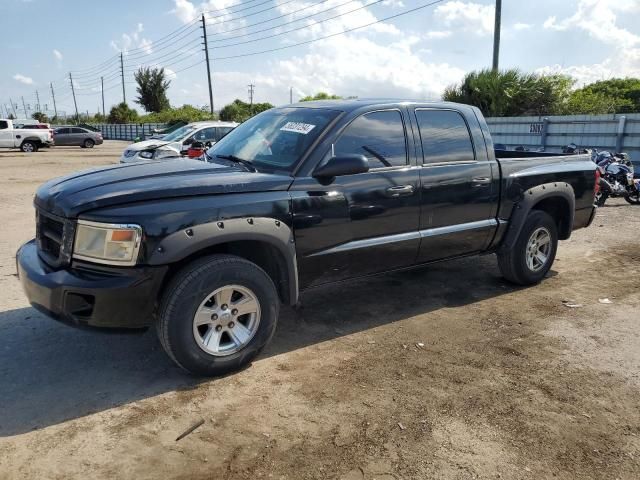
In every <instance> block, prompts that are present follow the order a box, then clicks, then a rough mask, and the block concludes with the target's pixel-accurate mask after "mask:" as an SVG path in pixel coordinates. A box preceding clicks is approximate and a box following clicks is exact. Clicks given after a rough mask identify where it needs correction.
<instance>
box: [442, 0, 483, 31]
mask: <svg viewBox="0 0 640 480" xmlns="http://www.w3.org/2000/svg"><path fill="white" fill-rule="evenodd" d="M433 14H434V18H435V19H436V20H438V21H440V22H443V23H444V25H446V26H447V27H451V28H456V29H461V30H465V31H469V32H474V33H476V34H478V35H489V34H493V25H494V21H495V18H494V16H495V8H494V6H493V5H482V4H479V3H473V2H461V1H452V2H447V3H445V4H443V5H439V6H438V7H436V9H435V10H434V12H433Z"/></svg>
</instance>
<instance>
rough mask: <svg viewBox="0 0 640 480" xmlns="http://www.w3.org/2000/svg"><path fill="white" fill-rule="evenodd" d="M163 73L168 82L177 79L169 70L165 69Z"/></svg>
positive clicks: (174, 73)
mask: <svg viewBox="0 0 640 480" xmlns="http://www.w3.org/2000/svg"><path fill="white" fill-rule="evenodd" d="M164 73H165V75H166V77H167V78H168V79H169V80H175V78H176V77H177V75H176V72H174V71H173V70H171V69H170V68H165V69H164Z"/></svg>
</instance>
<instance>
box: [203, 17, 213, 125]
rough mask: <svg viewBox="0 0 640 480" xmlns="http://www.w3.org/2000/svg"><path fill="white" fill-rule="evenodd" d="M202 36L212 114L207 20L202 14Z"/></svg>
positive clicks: (211, 103) (210, 103)
mask: <svg viewBox="0 0 640 480" xmlns="http://www.w3.org/2000/svg"><path fill="white" fill-rule="evenodd" d="M202 38H204V57H205V59H206V60H207V81H208V82H209V106H210V109H211V115H213V89H212V88H211V66H210V65H209V44H208V42H207V22H206V20H205V18H204V13H203V14H202Z"/></svg>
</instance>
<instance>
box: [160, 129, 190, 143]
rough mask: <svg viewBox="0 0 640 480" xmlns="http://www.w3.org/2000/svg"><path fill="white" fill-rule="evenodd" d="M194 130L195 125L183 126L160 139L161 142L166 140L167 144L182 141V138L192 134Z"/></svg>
mask: <svg viewBox="0 0 640 480" xmlns="http://www.w3.org/2000/svg"><path fill="white" fill-rule="evenodd" d="M196 128H198V127H196V126H195V125H185V126H184V127H180V128H179V129H177V130H175V131H173V132H171V133H170V134H168V135H166V136H165V137H163V138H162V140H166V141H167V142H175V141H176V140H182V139H183V138H184V137H186V136H187V135H189V134H190V133H192V132H193V131H194V130H195V129H196Z"/></svg>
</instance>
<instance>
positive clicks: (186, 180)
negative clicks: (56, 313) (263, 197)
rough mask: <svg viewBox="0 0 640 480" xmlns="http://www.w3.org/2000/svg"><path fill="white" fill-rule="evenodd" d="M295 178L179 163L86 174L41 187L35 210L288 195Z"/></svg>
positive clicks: (74, 212) (66, 213)
mask: <svg viewBox="0 0 640 480" xmlns="http://www.w3.org/2000/svg"><path fill="white" fill-rule="evenodd" d="M292 181H293V178H292V177H289V176H288V175H278V174H271V173H258V172H247V171H246V170H245V169H244V167H242V166H235V165H233V166H228V165H222V164H219V163H206V162H202V161H198V160H190V159H177V160H169V161H165V162H153V161H152V162H139V163H130V164H122V165H117V166H112V167H103V168H98V169H93V170H85V171H82V172H77V173H74V174H72V175H69V176H66V177H61V178H54V179H53V180H50V181H48V182H47V183H45V184H43V185H42V186H41V187H40V188H39V189H38V191H37V192H36V196H35V199H34V203H35V205H36V206H37V207H39V208H42V209H44V210H46V211H47V212H50V213H53V214H54V215H59V216H62V217H67V218H75V217H77V216H78V214H80V213H82V212H86V211H88V210H93V209H96V208H102V207H107V206H109V207H110V206H115V205H122V204H125V203H130V202H140V201H147V200H157V199H169V198H176V197H185V196H192V195H214V194H221V193H243V192H265V191H277V190H287V189H288V188H289V185H291V182H292Z"/></svg>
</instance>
